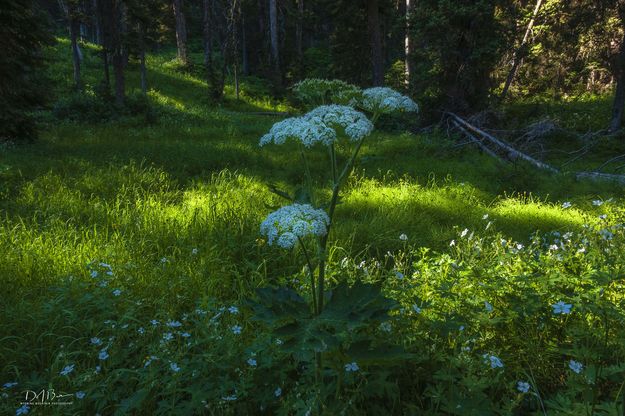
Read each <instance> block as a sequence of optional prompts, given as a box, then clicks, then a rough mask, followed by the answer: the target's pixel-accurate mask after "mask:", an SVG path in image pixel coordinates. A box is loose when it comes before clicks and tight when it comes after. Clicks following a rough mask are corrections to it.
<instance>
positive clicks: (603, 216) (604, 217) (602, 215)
mask: <svg viewBox="0 0 625 416" xmlns="http://www.w3.org/2000/svg"><path fill="white" fill-rule="evenodd" d="M606 218H608V216H607V215H606V214H601V215H599V219H600V220H605V219H606Z"/></svg>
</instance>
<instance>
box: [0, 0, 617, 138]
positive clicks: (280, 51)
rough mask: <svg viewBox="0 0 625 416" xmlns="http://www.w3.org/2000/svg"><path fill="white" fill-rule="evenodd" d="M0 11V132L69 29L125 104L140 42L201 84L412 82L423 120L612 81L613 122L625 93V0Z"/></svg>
mask: <svg viewBox="0 0 625 416" xmlns="http://www.w3.org/2000/svg"><path fill="white" fill-rule="evenodd" d="M3 4H4V5H3V7H2V9H1V10H0V31H1V32H2V33H1V34H0V42H1V43H2V50H3V51H4V52H3V57H2V59H1V61H0V93H1V97H2V99H1V100H0V101H1V102H0V106H1V107H2V108H1V110H2V111H0V114H2V115H1V116H0V117H1V118H2V120H1V122H2V123H1V125H2V128H1V130H2V131H1V134H0V135H1V136H2V137H3V138H5V139H10V140H14V141H19V140H21V139H27V138H31V137H33V136H34V132H35V125H34V123H33V122H32V120H31V117H30V114H31V112H32V111H33V110H36V109H38V108H42V107H43V106H46V105H47V106H50V105H51V104H50V103H54V101H55V100H56V99H58V97H54V96H50V94H47V92H48V90H49V88H46V87H47V85H48V82H47V81H46V80H45V76H44V74H45V71H43V70H42V68H43V67H44V66H45V65H46V61H45V59H44V58H45V54H42V48H44V47H45V46H47V45H50V44H52V43H53V42H55V40H56V39H59V38H69V39H70V47H71V49H72V61H73V80H74V88H75V90H77V91H84V90H85V89H86V88H87V89H91V90H93V91H95V92H96V93H97V95H98V96H99V97H100V98H101V99H102V100H108V101H110V102H114V103H115V104H116V105H117V106H124V105H125V101H126V96H127V94H128V91H127V88H126V82H125V71H126V68H127V67H128V65H139V67H140V69H141V75H142V76H141V89H142V91H143V93H144V94H145V93H146V91H147V90H148V89H149V88H150V84H149V76H148V74H147V70H146V65H145V56H146V53H148V54H149V53H158V52H159V51H163V50H168V49H172V48H175V49H176V56H177V58H176V61H175V62H174V63H173V64H175V65H176V66H177V67H178V68H179V70H180V71H190V72H193V73H195V74H200V75H201V76H202V78H203V79H205V80H206V82H207V88H206V96H207V98H208V99H210V100H212V101H215V102H217V101H219V100H221V99H222V98H223V95H224V86H225V85H228V84H230V85H233V87H234V89H235V94H237V96H238V93H239V86H240V83H241V80H243V79H248V80H250V79H251V80H253V81H254V82H258V83H260V84H262V85H265V86H267V88H268V90H269V91H270V93H271V94H272V95H273V96H274V97H284V96H285V94H288V91H289V90H288V87H289V86H291V85H292V84H293V83H295V82H297V81H299V80H302V79H305V78H338V79H341V80H344V81H347V82H350V83H353V84H356V85H359V86H377V85H388V86H391V87H393V88H395V89H399V90H402V91H404V92H406V93H408V94H409V95H410V96H411V97H413V98H414V99H415V100H417V101H418V102H419V103H420V104H421V106H422V109H423V112H424V120H436V118H437V117H439V115H440V112H441V111H443V110H450V111H455V112H459V113H461V114H473V113H476V112H479V111H482V110H484V109H487V108H496V107H497V106H498V105H500V104H501V103H502V102H503V101H504V100H510V99H515V98H528V97H534V98H536V97H540V98H548V99H555V100H560V99H567V98H568V97H571V96H579V95H583V94H611V93H613V92H614V101H613V114H612V117H611V120H610V122H609V123H608V125H606V126H605V128H606V129H608V130H610V131H612V132H615V131H618V130H619V129H620V127H621V122H622V118H623V107H624V105H625V70H624V68H625V41H624V39H623V36H624V33H625V31H624V30H623V28H624V27H625V1H622V0H620V1H616V0H599V1H597V0H571V1H569V0H522V1H521V0H520V1H512V0H508V1H505V0H477V1H467V0H460V1H457V0H453V1H452V0H395V1H391V0H350V1H347V0H332V1H330V0H146V1H138V0H86V1H78V0H58V1H51V0H5V1H4V2H3ZM86 42H89V43H91V44H95V45H98V48H97V54H98V55H99V58H100V60H101V79H100V81H99V83H98V84H97V85H85V82H84V81H83V78H82V77H81V63H82V60H83V55H84V54H85V53H91V52H87V50H86V48H85V47H84V45H85V43H86Z"/></svg>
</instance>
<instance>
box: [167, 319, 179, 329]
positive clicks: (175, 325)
mask: <svg viewBox="0 0 625 416" xmlns="http://www.w3.org/2000/svg"><path fill="white" fill-rule="evenodd" d="M165 325H167V326H168V327H170V328H179V327H181V326H182V324H181V323H180V322H179V321H171V320H170V321H167V323H166V324H165Z"/></svg>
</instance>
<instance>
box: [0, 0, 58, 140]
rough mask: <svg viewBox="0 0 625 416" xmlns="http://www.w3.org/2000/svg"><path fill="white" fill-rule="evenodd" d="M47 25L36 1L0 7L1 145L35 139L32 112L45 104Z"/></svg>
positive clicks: (13, 0)
mask: <svg viewBox="0 0 625 416" xmlns="http://www.w3.org/2000/svg"><path fill="white" fill-rule="evenodd" d="M48 29H49V26H48V21H47V19H46V17H45V15H43V14H42V13H41V11H40V7H39V5H38V3H37V2H36V1H35V0H4V1H3V4H2V7H0V50H2V54H0V141H1V140H11V141H16V142H18V141H25V140H32V139H34V138H35V136H36V129H35V125H34V121H33V119H32V116H31V112H32V111H33V110H35V109H37V108H38V107H40V106H41V105H42V104H43V103H44V99H45V93H44V92H45V90H46V88H45V82H44V79H43V75H42V73H43V71H42V67H43V66H44V58H43V55H42V48H43V47H44V46H45V45H48V44H51V43H52V41H53V38H52V37H51V35H50V34H49V33H50V32H49V31H48Z"/></svg>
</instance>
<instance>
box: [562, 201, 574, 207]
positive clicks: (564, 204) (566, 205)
mask: <svg viewBox="0 0 625 416" xmlns="http://www.w3.org/2000/svg"><path fill="white" fill-rule="evenodd" d="M571 206H573V204H571V203H570V202H568V201H566V202H564V203H563V204H562V208H563V209H567V208H571Z"/></svg>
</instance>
